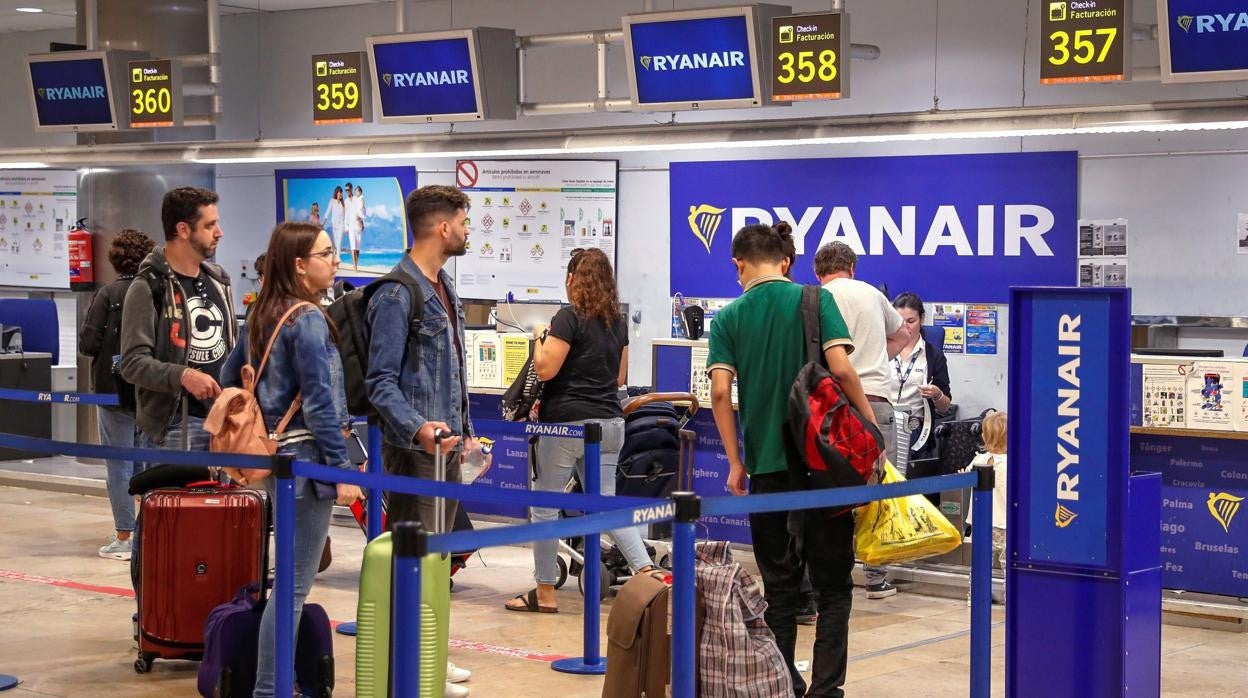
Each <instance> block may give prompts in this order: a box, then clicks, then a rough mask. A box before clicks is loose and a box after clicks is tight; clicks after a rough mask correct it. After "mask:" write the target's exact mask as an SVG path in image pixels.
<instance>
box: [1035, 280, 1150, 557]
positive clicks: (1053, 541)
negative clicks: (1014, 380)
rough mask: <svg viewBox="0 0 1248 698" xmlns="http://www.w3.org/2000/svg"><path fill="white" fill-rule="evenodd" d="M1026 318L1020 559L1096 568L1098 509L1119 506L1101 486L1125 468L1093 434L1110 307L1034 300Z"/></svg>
mask: <svg viewBox="0 0 1248 698" xmlns="http://www.w3.org/2000/svg"><path fill="white" fill-rule="evenodd" d="M1031 312H1032V315H1031V326H1030V327H1031V335H1032V343H1031V345H1030V346H1031V351H1032V357H1033V360H1032V361H1031V365H1030V366H1029V367H1028V368H1029V369H1030V380H1029V381H1028V384H1029V385H1030V392H1031V400H1030V401H1031V420H1030V423H1029V424H1027V425H1026V426H1025V427H1024V429H1026V430H1028V431H1029V432H1030V434H1029V436H1030V438H1028V439H1027V440H1026V441H1025V442H1024V448H1026V449H1027V451H1028V453H1027V456H1028V459H1027V462H1028V463H1030V464H1031V465H1032V467H1031V468H1030V469H1029V471H1027V472H1025V474H1024V476H1025V477H1026V478H1027V480H1028V482H1027V491H1028V493H1029V496H1030V498H1031V510H1030V511H1029V512H1028V517H1027V523H1026V530H1027V532H1028V536H1027V550H1026V551H1022V555H1023V556H1025V557H1026V558H1027V559H1030V560H1032V561H1035V562H1059V563H1064V564H1068V565H1078V566H1082V567H1104V566H1106V564H1107V563H1108V562H1109V560H1108V545H1107V538H1108V536H1109V534H1110V531H1109V521H1108V517H1107V512H1106V508H1107V507H1108V506H1110V504H1111V500H1112V503H1113V505H1114V506H1119V504H1118V502H1117V499H1118V497H1119V493H1118V492H1113V493H1111V492H1110V491H1109V483H1110V482H1111V481H1113V482H1120V481H1125V478H1126V466H1127V463H1126V459H1125V458H1124V457H1123V456H1122V454H1117V456H1116V457H1113V458H1111V457H1110V453H1109V443H1108V436H1107V433H1106V431H1107V430H1105V429H1101V428H1097V422H1099V421H1101V420H1103V419H1105V418H1107V417H1108V412H1109V392H1110V386H1109V380H1110V371H1109V366H1108V362H1109V351H1108V350H1109V324H1110V322H1109V320H1110V312H1111V308H1110V302H1109V300H1108V299H1106V298H1085V297H1066V296H1056V297H1045V296H1038V297H1037V298H1036V300H1035V302H1034V303H1033V305H1032V310H1031ZM1122 421H1123V424H1124V426H1125V420H1122ZM1020 426H1022V425H1020ZM1111 471H1112V472H1111Z"/></svg>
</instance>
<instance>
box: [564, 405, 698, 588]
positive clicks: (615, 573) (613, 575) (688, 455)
mask: <svg viewBox="0 0 1248 698" xmlns="http://www.w3.org/2000/svg"><path fill="white" fill-rule="evenodd" d="M697 412H698V399H697V397H695V396H694V395H692V394H691V393H649V394H645V395H641V396H638V397H633V398H629V399H628V400H625V401H624V446H623V447H622V448H621V449H620V458H619V464H618V465H617V467H616V475H615V492H616V494H617V495H619V496H627V497H654V498H662V497H666V496H668V495H670V494H671V493H672V492H675V491H677V490H679V489H687V488H690V487H692V486H693V468H692V464H693V443H694V439H695V434H694V432H693V431H691V430H689V429H686V428H685V427H686V426H687V425H688V423H689V420H690V419H692V418H693V416H694V415H695V414H697ZM569 491H574V492H578V491H581V490H580V483H579V481H578V479H577V478H573V481H572V483H570V485H569ZM569 515H575V514H569V513H566V512H565V513H564V516H569ZM670 536H671V524H657V525H653V526H651V527H650V531H649V533H648V535H647V536H646V538H647V539H648V540H647V541H646V552H647V553H648V554H649V555H650V557H651V559H655V560H656V561H657V562H658V564H659V566H661V567H665V568H669V569H670V567H671V551H670V549H669V550H666V551H665V552H664V554H663V555H662V556H660V557H657V558H656V557H655V556H656V553H657V552H658V551H657V550H656V549H655V546H654V545H653V544H652V543H651V540H652V539H661V538H670ZM602 547H603V552H602V568H601V570H600V574H599V590H598V591H599V596H600V597H601V598H605V597H606V595H607V593H608V592H609V591H610V589H611V587H612V586H615V585H617V584H623V583H624V582H626V581H628V579H629V578H630V577H631V576H632V571H631V570H630V569H629V567H628V561H627V560H625V558H624V554H623V553H621V552H620V550H619V549H618V548H617V547H616V546H614V545H609V544H608V543H607V541H606V540H603V541H602ZM559 548H560V551H561V552H564V553H567V554H568V557H569V558H570V559H571V562H570V563H568V562H565V561H564V559H563V558H562V557H560V558H559V561H558V565H559V579H558V583H557V584H556V585H555V586H556V588H558V587H560V586H562V585H563V583H564V582H565V581H567V575H568V574H572V575H575V576H576V577H577V578H578V580H579V579H580V576H581V569H582V568H583V566H584V562H585V558H584V555H583V554H582V553H581V551H582V549H583V540H582V539H581V538H573V539H571V540H568V541H560V543H559ZM578 586H579V587H580V590H581V593H582V594H584V593H585V586H584V583H583V582H578Z"/></svg>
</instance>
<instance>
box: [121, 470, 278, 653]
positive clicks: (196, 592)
mask: <svg viewBox="0 0 1248 698" xmlns="http://www.w3.org/2000/svg"><path fill="white" fill-rule="evenodd" d="M266 500H267V497H266V495H265V493H264V492H261V491H259V490H249V489H242V488H239V487H233V486H221V485H217V484H215V483H202V484H198V486H192V487H188V488H176V489H157V490H152V491H151V492H148V493H147V494H145V495H143V499H142V502H141V503H140V505H139V519H140V520H141V521H142V526H143V534H142V537H141V538H140V541H139V545H140V547H141V550H140V551H139V555H138V557H139V562H138V564H137V565H136V567H137V572H138V584H137V587H136V591H137V594H138V602H139V618H138V642H139V654H138V659H137V660H136V661H135V663H134V669H135V671H137V672H138V673H144V672H146V671H148V670H150V669H151V666H152V660H154V659H158V658H159V659H199V658H200V656H201V655H202V653H203V651H204V622H205V621H206V620H207V619H208V614H209V613H211V612H212V610H213V609H214V608H216V607H217V606H219V605H221V604H223V603H225V602H227V601H229V600H230V599H232V598H234V595H235V594H236V593H237V592H238V590H239V588H241V587H244V586H246V585H248V584H251V583H252V582H255V581H257V580H259V579H261V578H262V575H264V574H265V571H266V570H267V569H268V566H267V564H268V536H269V521H268V503H267V501H266Z"/></svg>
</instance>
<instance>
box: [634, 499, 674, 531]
mask: <svg viewBox="0 0 1248 698" xmlns="http://www.w3.org/2000/svg"><path fill="white" fill-rule="evenodd" d="M675 515H676V504H675V503H668V504H659V505H657V506H652V507H646V508H645V509H638V510H637V511H634V512H633V525H634V526H636V525H637V524H643V523H651V522H653V521H661V520H664V519H670V518H672V517H673V516H675Z"/></svg>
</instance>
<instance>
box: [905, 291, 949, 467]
mask: <svg viewBox="0 0 1248 698" xmlns="http://www.w3.org/2000/svg"><path fill="white" fill-rule="evenodd" d="M893 307H894V308H896V309H897V312H898V313H899V314H901V319H902V327H904V328H905V329H906V330H908V332H909V334H910V341H908V342H907V343H906V344H905V345H904V346H902V348H901V351H900V352H899V353H898V354H897V356H896V357H895V358H894V359H893V361H892V364H893V378H892V394H891V395H890V397H892V398H893V404H894V405H896V406H897V407H899V408H905V409H908V410H909V411H910V415H909V423H908V424H907V425H906V428H902V427H898V432H900V433H906V431H907V430H908V431H909V433H910V467H909V468H908V469H907V472H906V476H907V477H909V478H913V477H923V476H927V475H939V474H940V473H939V472H937V470H936V468H937V461H935V460H934V459H935V458H936V457H937V456H938V455H939V454H938V453H937V451H936V437H935V435H934V434H933V432H934V430H935V424H934V422H935V421H936V417H938V416H940V415H943V414H945V413H946V412H948V411H949V405H950V404H951V403H952V402H953V397H952V396H951V395H950V394H949V366H948V363H947V362H946V361H945V354H944V352H942V351H941V350H940V347H937V346H935V345H933V344H932V343H931V342H928V341H927V340H926V339H924V337H923V316H924V310H923V300H922V299H921V298H919V296H918V295H917V294H914V293H909V292H907V293H902V294H900V295H899V296H897V298H895V299H894V300H893Z"/></svg>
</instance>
